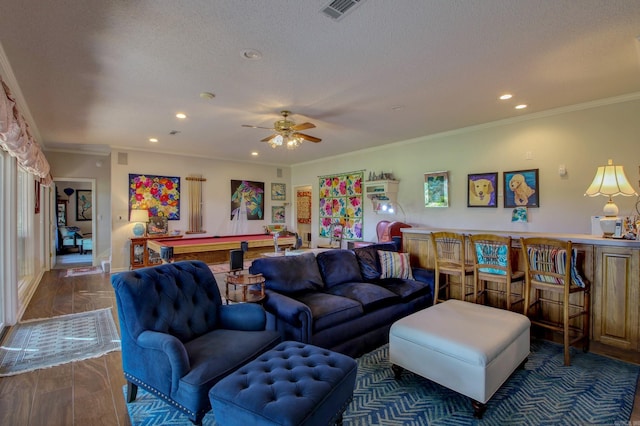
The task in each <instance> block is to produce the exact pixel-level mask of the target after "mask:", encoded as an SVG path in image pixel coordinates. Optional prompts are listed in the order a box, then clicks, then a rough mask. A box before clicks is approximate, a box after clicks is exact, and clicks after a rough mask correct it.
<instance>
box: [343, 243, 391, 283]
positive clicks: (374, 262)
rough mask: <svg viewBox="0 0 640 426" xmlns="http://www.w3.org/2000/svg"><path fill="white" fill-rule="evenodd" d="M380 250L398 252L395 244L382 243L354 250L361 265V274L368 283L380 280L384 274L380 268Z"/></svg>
mask: <svg viewBox="0 0 640 426" xmlns="http://www.w3.org/2000/svg"><path fill="white" fill-rule="evenodd" d="M378 250H384V251H398V248H397V246H396V245H395V244H394V243H382V244H372V245H370V246H366V247H359V248H357V249H354V250H353V252H354V253H355V255H356V259H358V264H359V265H360V273H361V274H362V278H364V279H365V280H366V281H370V280H376V279H378V278H380V273H381V272H382V270H381V268H380V257H379V256H378Z"/></svg>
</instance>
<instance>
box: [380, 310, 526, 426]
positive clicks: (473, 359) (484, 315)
mask: <svg viewBox="0 0 640 426" xmlns="http://www.w3.org/2000/svg"><path fill="white" fill-rule="evenodd" d="M530 327H531V323H530V321H529V319H528V318H527V317H526V316H524V315H521V314H517V313H515V312H510V311H506V310H502V309H496V308H492V307H489V306H484V305H477V304H475V303H469V302H463V301H460V300H453V299H451V300H447V301H446V302H444V303H440V304H438V305H435V306H432V307H430V308H427V309H424V310H422V311H419V312H416V313H414V314H412V315H409V316H407V317H404V318H402V319H400V320H398V321H396V322H395V323H394V324H393V325H392V326H391V330H390V332H389V361H390V362H391V364H392V365H393V369H394V372H395V374H396V378H399V376H400V373H401V372H402V368H405V369H407V370H409V371H412V372H414V373H416V374H418V375H420V376H422V377H425V378H427V379H429V380H432V381H434V382H436V383H439V384H441V385H442V386H445V387H447V388H449V389H452V390H454V391H456V392H458V393H461V394H462V395H465V396H468V397H469V398H471V399H472V405H473V409H474V416H476V417H478V418H481V417H482V414H483V413H484V411H485V409H486V402H487V401H488V400H489V399H490V398H491V397H492V396H493V394H494V393H495V392H496V391H497V390H498V389H499V388H500V386H502V384H503V383H504V382H505V381H506V380H507V379H508V378H509V376H510V375H511V373H513V371H514V370H515V369H516V368H517V367H518V366H520V365H524V362H525V361H526V359H527V357H528V356H529V346H530V341H529V328H530ZM398 367H400V368H398Z"/></svg>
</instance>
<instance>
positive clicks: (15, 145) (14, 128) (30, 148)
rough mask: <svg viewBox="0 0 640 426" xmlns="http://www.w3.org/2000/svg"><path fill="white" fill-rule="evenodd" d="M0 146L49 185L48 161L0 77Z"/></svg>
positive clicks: (42, 182) (44, 183) (28, 170)
mask: <svg viewBox="0 0 640 426" xmlns="http://www.w3.org/2000/svg"><path fill="white" fill-rule="evenodd" d="M0 147H2V148H3V149H4V150H5V151H7V152H8V153H9V154H10V155H11V156H12V157H15V158H16V160H17V161H18V164H20V165H21V166H22V167H23V168H24V169H25V170H26V171H27V172H28V173H31V174H33V175H36V176H38V177H39V178H40V183H41V184H43V185H47V186H48V185H50V184H51V182H52V180H53V179H52V178H51V175H50V174H49V171H50V166H49V162H48V161H47V159H46V158H45V156H44V154H43V153H42V150H41V149H40V145H39V144H38V143H37V142H36V141H35V139H34V138H33V136H32V135H31V132H30V131H29V124H28V123H27V122H26V121H25V120H24V117H23V116H22V114H20V112H19V111H18V106H17V105H16V100H15V98H14V97H13V95H12V94H11V91H10V90H9V87H8V86H7V85H6V84H5V82H4V81H2V79H1V78H0Z"/></svg>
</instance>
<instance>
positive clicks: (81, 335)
mask: <svg viewBox="0 0 640 426" xmlns="http://www.w3.org/2000/svg"><path fill="white" fill-rule="evenodd" d="M115 350H120V336H119V335H118V330H117V328H116V325H115V323H114V320H113V315H112V314H111V308H106V309H98V310H95V311H88V312H81V313H77V314H70V315H63V316H58V317H53V318H47V319H38V320H30V321H25V322H21V323H18V324H17V325H15V326H13V327H11V329H10V330H9V333H8V335H7V336H6V338H5V339H4V340H3V341H2V344H1V345H0V377H3V376H12V375H15V374H20V373H24V372H26V371H32V370H36V369H39V368H48V367H53V366H56V365H60V364H65V363H67V362H72V361H80V360H83V359H88V358H95V357H98V356H102V355H104V354H106V353H108V352H111V351H115Z"/></svg>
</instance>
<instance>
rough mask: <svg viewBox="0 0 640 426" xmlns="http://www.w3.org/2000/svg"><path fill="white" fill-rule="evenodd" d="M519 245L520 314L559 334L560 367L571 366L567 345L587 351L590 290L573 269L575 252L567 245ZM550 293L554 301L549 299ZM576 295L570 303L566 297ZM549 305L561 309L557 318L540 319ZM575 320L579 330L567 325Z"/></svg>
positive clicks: (526, 241)
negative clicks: (521, 277)
mask: <svg viewBox="0 0 640 426" xmlns="http://www.w3.org/2000/svg"><path fill="white" fill-rule="evenodd" d="M520 242H521V244H522V252H523V255H524V259H525V283H526V284H525V300H524V306H525V309H524V314H525V315H527V316H528V317H529V319H530V320H531V324H532V325H537V326H539V327H543V328H545V329H548V330H551V331H554V332H558V333H561V334H562V337H563V343H564V365H567V366H568V365H571V355H570V352H569V347H570V346H571V345H574V344H575V343H578V342H583V351H585V352H586V351H588V350H589V306H590V303H591V301H590V286H589V283H588V282H587V281H585V280H584V279H582V277H581V276H580V274H579V273H578V271H577V269H576V267H575V265H576V255H577V251H576V250H575V249H574V248H573V247H572V244H571V241H560V240H556V239H551V238H520ZM532 290H533V294H534V296H533V298H531V291H532ZM553 293H555V294H556V298H551V296H550V294H553ZM576 293H578V294H582V296H581V297H580V296H578V297H574V300H573V301H570V298H569V296H571V295H573V294H576ZM580 302H582V303H580ZM549 304H551V305H559V306H560V307H561V309H562V315H561V318H553V317H552V316H550V315H549V312H547V313H546V315H543V313H542V308H543V307H544V306H545V305H549ZM576 318H577V319H578V320H577V322H579V326H578V325H576V324H575V322H574V324H571V321H572V320H574V319H576Z"/></svg>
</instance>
